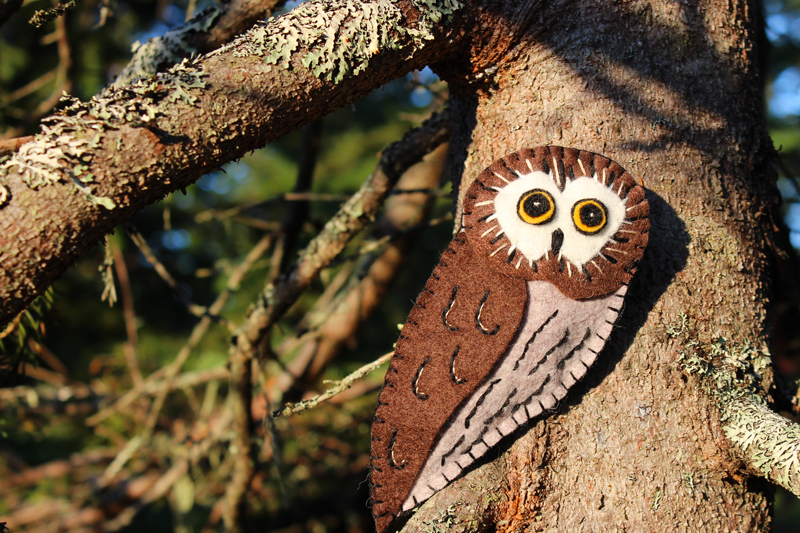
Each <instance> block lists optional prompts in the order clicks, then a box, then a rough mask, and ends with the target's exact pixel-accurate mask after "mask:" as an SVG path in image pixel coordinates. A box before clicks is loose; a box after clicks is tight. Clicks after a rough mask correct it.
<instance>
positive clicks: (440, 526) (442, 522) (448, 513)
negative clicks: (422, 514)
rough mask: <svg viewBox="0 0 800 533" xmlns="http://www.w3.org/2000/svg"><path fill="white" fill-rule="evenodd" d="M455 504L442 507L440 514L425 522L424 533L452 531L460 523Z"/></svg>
mask: <svg viewBox="0 0 800 533" xmlns="http://www.w3.org/2000/svg"><path fill="white" fill-rule="evenodd" d="M457 511H458V510H457V508H456V506H455V505H450V506H449V507H448V508H447V509H442V510H441V511H440V513H439V516H438V517H436V518H433V519H431V520H426V521H424V522H423V525H424V529H423V530H422V531H423V532H424V533H446V532H448V531H452V530H453V528H454V527H455V526H456V525H458V523H459V520H458V512H457Z"/></svg>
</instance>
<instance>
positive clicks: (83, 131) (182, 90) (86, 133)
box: [0, 59, 205, 210]
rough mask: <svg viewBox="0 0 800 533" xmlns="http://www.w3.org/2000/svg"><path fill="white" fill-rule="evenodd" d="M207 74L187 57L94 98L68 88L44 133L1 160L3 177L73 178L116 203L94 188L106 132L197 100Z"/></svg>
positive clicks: (36, 184)
mask: <svg viewBox="0 0 800 533" xmlns="http://www.w3.org/2000/svg"><path fill="white" fill-rule="evenodd" d="M203 76H204V74H203V72H202V71H201V70H200V68H199V66H198V65H197V64H196V61H195V60H194V59H184V60H183V62H181V63H180V64H179V65H176V66H175V67H173V68H172V69H170V70H169V71H167V72H165V73H160V74H158V75H157V76H155V77H154V78H153V79H151V80H139V81H137V82H136V83H134V84H132V85H129V86H127V87H125V88H123V89H120V90H118V91H114V92H108V93H104V94H102V95H99V96H95V97H93V98H92V99H91V100H90V101H89V102H81V101H80V100H78V99H77V98H72V97H70V96H68V95H66V94H65V95H64V96H63V97H62V100H61V106H62V108H61V110H60V111H59V112H58V113H57V114H55V115H52V116H50V117H48V118H46V119H44V120H43V121H42V126H41V128H42V131H41V133H40V134H38V135H37V136H36V137H35V138H34V140H33V141H31V142H29V143H27V144H25V145H23V146H22V147H21V148H20V149H19V151H17V152H16V153H15V154H14V155H13V156H12V157H11V158H9V159H8V160H7V161H4V162H2V163H1V164H0V180H2V176H3V175H4V174H6V173H8V172H12V171H14V172H17V173H19V174H20V175H21V177H22V181H23V182H24V183H25V184H26V185H27V186H28V187H30V188H32V189H38V188H40V187H45V186H47V185H51V184H53V183H56V182H59V181H61V180H71V181H72V182H73V183H74V184H75V185H76V186H77V187H78V189H79V190H80V191H81V192H82V193H83V194H84V195H85V196H86V199H87V200H88V201H90V202H92V203H93V204H96V205H100V206H103V207H105V208H106V209H109V210H110V209H114V208H115V207H116V205H115V204H114V202H113V201H112V200H111V199H110V198H105V197H100V196H96V195H95V194H94V193H93V191H92V189H91V185H92V184H93V183H95V176H94V175H93V174H92V173H91V172H90V170H89V168H90V167H89V164H90V163H91V160H92V157H93V155H94V152H95V150H96V149H98V148H99V147H100V145H101V143H102V139H103V134H104V133H105V132H106V131H107V130H108V129H109V128H116V127H119V126H120V125H123V124H130V125H135V126H146V125H147V124H148V123H151V122H153V121H154V120H155V118H156V117H157V116H158V115H160V114H167V111H166V110H163V107H164V106H168V105H171V104H174V103H175V102H178V101H181V102H184V103H186V104H188V105H193V104H194V103H195V101H196V100H197V97H196V96H194V95H193V94H191V92H190V90H192V89H202V88H204V87H205V82H204V81H203V79H202V77H203Z"/></svg>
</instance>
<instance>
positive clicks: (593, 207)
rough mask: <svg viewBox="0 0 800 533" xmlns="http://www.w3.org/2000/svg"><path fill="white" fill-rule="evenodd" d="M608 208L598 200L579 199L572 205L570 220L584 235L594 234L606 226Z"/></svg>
mask: <svg viewBox="0 0 800 533" xmlns="http://www.w3.org/2000/svg"><path fill="white" fill-rule="evenodd" d="M607 220H608V209H606V206H605V205H603V203H602V202H600V201H599V200H581V201H580V202H578V203H576V204H575V205H574V206H573V207H572V221H573V222H574V223H575V227H576V228H578V231H580V232H581V233H583V234H584V235H594V234H595V233H597V232H598V231H600V230H602V229H603V228H604V227H606V222H607Z"/></svg>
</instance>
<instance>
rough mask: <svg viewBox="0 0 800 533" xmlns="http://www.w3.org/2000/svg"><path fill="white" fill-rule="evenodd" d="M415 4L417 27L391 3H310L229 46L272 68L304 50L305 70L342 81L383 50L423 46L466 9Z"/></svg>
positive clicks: (436, 1) (434, 2)
mask: <svg viewBox="0 0 800 533" xmlns="http://www.w3.org/2000/svg"><path fill="white" fill-rule="evenodd" d="M412 3H413V5H414V7H416V8H417V9H418V10H419V17H418V18H417V22H416V25H415V27H414V28H412V27H408V26H404V25H403V24H402V23H403V19H404V16H403V12H402V10H401V9H400V8H399V7H398V6H397V5H396V4H395V3H394V2H389V1H387V0H382V1H378V2H369V3H366V2H364V3H362V2H352V1H342V0H328V1H318V2H308V3H305V4H301V5H300V6H298V7H296V8H295V9H293V10H292V11H291V12H289V13H287V14H286V15H284V16H282V17H280V18H278V19H270V21H269V22H267V23H263V24H259V25H257V26H256V27H254V28H253V29H252V30H251V31H250V32H249V33H248V34H247V35H245V36H243V37H242V38H240V39H239V40H237V41H236V42H234V43H232V44H231V45H230V47H233V48H235V50H234V55H235V56H237V57H244V56H248V55H258V56H263V57H264V59H265V61H266V63H267V64H270V65H278V66H281V67H283V68H288V67H289V65H290V64H291V60H292V58H293V57H294V55H295V54H296V53H298V51H300V50H305V53H304V55H303V56H302V57H300V58H299V59H300V62H301V64H302V65H303V66H305V67H306V68H308V69H310V70H311V72H313V73H314V75H315V76H317V77H318V78H321V79H325V80H328V81H332V82H333V83H339V82H340V81H342V80H343V79H345V78H348V77H350V76H354V75H356V74H359V73H360V72H363V71H364V70H365V69H366V68H367V65H368V63H369V60H370V59H371V58H372V57H373V56H374V55H376V54H378V52H380V51H383V50H397V49H400V48H401V47H402V45H403V44H404V43H405V42H406V40H407V38H410V40H411V41H412V43H411V44H412V46H413V47H415V48H417V49H420V48H422V47H424V46H425V42H426V41H430V40H432V39H433V38H434V29H435V27H436V25H437V24H443V23H446V22H447V21H448V20H449V18H450V17H451V16H452V15H453V13H455V12H456V11H457V10H458V9H460V8H461V7H462V3H461V2H459V1H458V0H414V1H413V2H412ZM227 48H229V47H225V49H227ZM220 51H221V50H220Z"/></svg>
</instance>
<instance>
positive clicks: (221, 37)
mask: <svg viewBox="0 0 800 533" xmlns="http://www.w3.org/2000/svg"><path fill="white" fill-rule="evenodd" d="M284 3H285V0H232V1H230V2H221V3H220V4H219V6H218V7H217V6H215V7H211V8H208V9H204V10H203V11H201V12H199V13H197V14H196V15H195V16H193V17H192V18H191V19H190V20H188V21H187V22H186V23H185V24H182V25H181V26H179V27H177V28H175V29H173V30H170V31H168V32H167V33H165V34H164V35H162V36H160V37H154V38H152V39H148V40H147V42H146V43H145V44H143V45H139V43H138V42H137V43H135V44H134V52H133V57H132V58H131V60H130V62H129V63H128V65H127V66H126V67H125V68H124V69H123V70H122V72H120V74H119V76H117V79H116V80H114V84H113V87H114V88H119V87H122V86H124V85H127V84H129V83H131V82H133V81H134V80H135V79H136V78H140V77H146V76H151V75H153V74H155V73H156V72H161V71H163V70H165V69H166V68H168V67H170V66H172V65H174V64H176V63H180V62H181V61H182V60H183V59H184V58H186V57H190V56H191V55H192V54H196V53H201V54H205V53H208V52H210V51H212V50H215V49H216V48H218V47H219V46H221V45H223V44H225V43H227V42H229V41H230V40H231V39H233V38H234V37H236V36H237V35H239V34H241V33H242V32H244V31H246V30H247V29H248V28H249V27H250V26H252V25H253V24H255V23H256V22H257V21H259V20H262V19H265V18H267V17H268V16H269V15H270V14H272V13H273V11H275V10H276V9H278V8H279V7H281V6H282V5H283V4H284Z"/></svg>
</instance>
